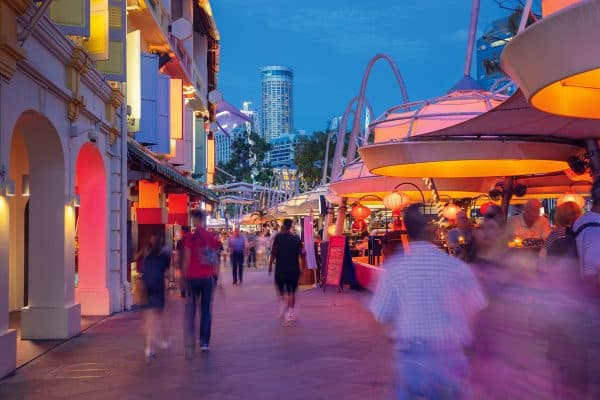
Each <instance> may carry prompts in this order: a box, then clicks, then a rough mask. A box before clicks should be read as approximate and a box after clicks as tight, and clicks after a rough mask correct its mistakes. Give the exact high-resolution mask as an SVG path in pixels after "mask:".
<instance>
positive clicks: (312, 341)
mask: <svg viewBox="0 0 600 400" xmlns="http://www.w3.org/2000/svg"><path fill="white" fill-rule="evenodd" d="M224 280H225V281H226V283H225V288H224V290H223V291H220V292H218V293H217V294H216V297H215V302H214V315H213V330H212V336H213V337H212V340H211V349H210V352H209V353H200V352H197V353H196V354H195V355H194V358H193V359H192V360H191V361H186V360H185V359H184V348H183V334H182V330H181V326H182V316H183V301H182V299H181V298H179V297H178V291H177V290H174V291H172V292H171V294H170V296H169V304H168V306H167V309H166V317H167V318H168V320H169V326H170V328H171V343H172V345H171V347H170V348H169V349H167V350H163V351H160V352H158V354H157V356H156V357H155V358H154V359H152V360H151V361H150V362H148V363H147V362H145V360H144V357H143V340H142V335H141V322H142V314H141V312H139V311H131V312H123V313H119V314H116V315H114V316H112V317H110V318H106V319H103V320H101V321H97V322H96V323H95V324H94V325H92V326H91V327H90V328H88V329H87V330H86V331H85V332H84V333H83V334H82V335H81V336H78V337H76V338H73V339H71V340H69V341H66V342H64V343H61V344H59V345H57V346H56V347H54V348H53V349H51V350H50V351H48V352H46V353H45V354H43V355H42V356H40V357H38V358H37V359H35V360H34V361H32V362H30V363H28V364H27V365H25V366H23V367H21V368H19V369H18V370H17V371H16V373H15V374H14V375H13V376H11V377H8V378H5V379H4V380H2V381H0V399H2V400H4V399H6V400H8V399H10V400H21V399H44V400H46V399H47V400H56V399H78V400H79V399H90V400H94V399H119V400H123V399H131V400H135V399H140V400H141V399H144V400H151V399H169V400H171V399H173V400H175V399H207V400H229V399H260V400H270V399H277V400H281V399H285V400H295V399H298V400H300V399H302V400H306V399H334V398H339V399H361V400H362V399H390V398H392V394H393V374H394V373H393V364H392V355H393V351H392V342H391V340H390V339H389V338H388V336H387V335H386V331H385V330H384V329H383V328H382V327H380V326H378V325H377V323H375V321H374V320H373V318H372V317H371V315H370V314H369V312H368V311H367V309H366V305H367V304H368V301H369V295H368V294H366V293H357V292H343V293H338V292H337V290H336V289H334V288H332V289H328V290H327V291H326V292H325V293H323V291H322V290H321V289H308V290H302V291H301V292H300V293H299V294H298V311H297V313H298V320H297V321H295V322H294V325H293V326H291V327H284V326H282V325H281V323H280V321H279V320H278V318H277V312H278V304H277V301H276V295H275V290H274V286H273V282H272V277H268V276H267V274H266V272H264V271H252V272H248V271H246V273H245V275H244V284H243V285H242V286H232V285H231V277H230V276H229V274H225V275H224Z"/></svg>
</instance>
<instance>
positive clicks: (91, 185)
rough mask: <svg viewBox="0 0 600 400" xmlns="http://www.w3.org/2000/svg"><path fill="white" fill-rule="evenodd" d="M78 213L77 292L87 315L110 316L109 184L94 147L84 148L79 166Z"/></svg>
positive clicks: (83, 311)
mask: <svg viewBox="0 0 600 400" xmlns="http://www.w3.org/2000/svg"><path fill="white" fill-rule="evenodd" d="M75 172H76V174H75V192H76V193H77V194H78V195H79V204H80V206H79V207H78V209H77V210H76V211H77V222H76V226H77V235H76V237H77V257H76V269H77V288H76V289H75V300H76V302H77V303H79V304H81V313H82V314H83V315H109V314H110V295H109V291H108V288H107V274H108V269H107V241H108V239H107V215H108V213H107V196H108V191H107V188H106V187H107V184H106V173H105V168H104V162H103V160H102V156H101V155H100V152H99V151H98V148H97V147H96V146H95V145H93V144H92V143H86V144H85V145H83V147H82V148H81V150H80V152H79V154H78V156H77V162H76V164H75Z"/></svg>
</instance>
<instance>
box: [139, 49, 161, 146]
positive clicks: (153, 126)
mask: <svg viewBox="0 0 600 400" xmlns="http://www.w3.org/2000/svg"><path fill="white" fill-rule="evenodd" d="M140 67H141V82H142V90H141V95H142V103H141V106H142V115H141V117H140V131H139V132H138V133H137V134H136V135H135V139H136V140H137V141H138V142H140V143H142V144H144V145H156V144H158V135H157V126H158V101H157V99H158V55H156V54H147V53H142V54H141V57H140Z"/></svg>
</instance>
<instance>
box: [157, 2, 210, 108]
mask: <svg viewBox="0 0 600 400" xmlns="http://www.w3.org/2000/svg"><path fill="white" fill-rule="evenodd" d="M147 3H148V4H149V5H150V7H149V8H150V10H152V14H153V15H154V19H155V20H156V22H157V23H158V25H159V26H160V27H161V30H162V32H163V35H164V36H165V37H166V38H167V40H168V42H169V44H170V45H171V47H172V49H173V50H174V52H175V54H176V55H177V57H178V59H179V63H180V65H181V66H182V67H183V69H184V70H185V73H186V74H187V77H188V80H189V81H190V82H191V83H192V85H193V86H194V87H195V88H196V91H197V93H198V95H199V96H200V97H202V98H203V97H205V95H206V94H207V93H208V90H207V87H208V85H207V83H206V82H204V80H203V79H202V75H201V74H200V71H199V70H198V66H197V65H196V63H195V62H194V60H193V58H192V57H190V55H189V54H188V52H187V50H186V49H185V46H184V45H183V42H182V41H181V40H179V39H177V38H176V37H175V36H173V35H172V34H171V33H169V25H170V24H171V22H172V21H171V17H170V14H169V13H167V12H166V10H164V9H163V4H162V2H159V1H157V0H150V1H148V2H147Z"/></svg>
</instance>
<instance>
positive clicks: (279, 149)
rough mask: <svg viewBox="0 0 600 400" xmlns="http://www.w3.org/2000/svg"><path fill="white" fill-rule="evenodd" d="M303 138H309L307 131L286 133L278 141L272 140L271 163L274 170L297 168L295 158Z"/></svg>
mask: <svg viewBox="0 0 600 400" xmlns="http://www.w3.org/2000/svg"><path fill="white" fill-rule="evenodd" d="M303 137H307V135H306V132H305V131H302V130H300V131H296V132H294V133H284V134H282V135H281V136H279V137H278V138H276V139H273V140H271V141H270V142H269V143H271V146H272V148H271V152H270V154H269V162H270V164H271V166H272V167H273V168H284V167H287V168H292V169H295V168H296V163H295V162H294V157H295V155H296V149H297V148H298V144H299V143H300V140H301V139H302V138H303Z"/></svg>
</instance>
